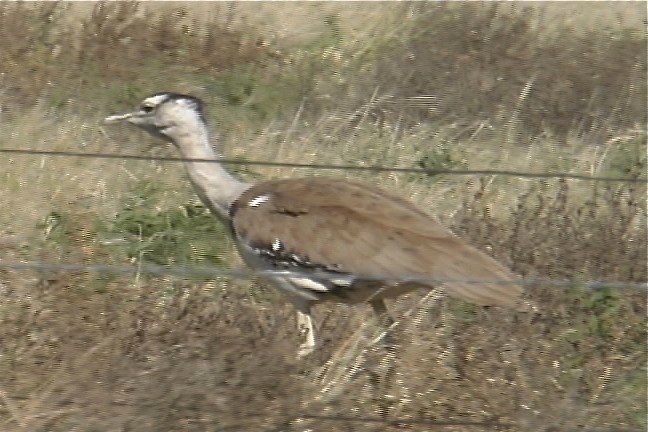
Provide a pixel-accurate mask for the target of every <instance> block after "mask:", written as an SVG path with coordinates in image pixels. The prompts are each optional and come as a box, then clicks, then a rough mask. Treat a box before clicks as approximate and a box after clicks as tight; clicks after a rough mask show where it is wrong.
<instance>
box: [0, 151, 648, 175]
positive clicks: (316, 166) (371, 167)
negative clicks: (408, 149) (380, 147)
mask: <svg viewBox="0 0 648 432" xmlns="http://www.w3.org/2000/svg"><path fill="white" fill-rule="evenodd" d="M0 153H7V154H27V155H40V156H62V157H83V158H96V159H124V160H148V161H162V162H207V163H220V164H226V165H250V166H272V167H283V168H303V169H319V170H335V171H370V172H394V173H410V174H425V175H429V176H432V175H440V174H444V175H445V174H447V175H462V176H463V175H501V176H509V177H520V178H539V179H550V178H561V179H570V180H584V181H603V182H622V183H648V178H644V177H605V176H590V175H585V174H572V173H559V172H556V173H534V172H522V171H509V170H486V169H484V170H448V169H426V168H404V167H385V166H377V165H368V166H359V165H330V164H300V163H292V162H271V161H255V160H238V159H217V160H214V159H191V158H182V157H167V156H152V155H131V154H112V153H85V152H67V151H54V150H35V149H0Z"/></svg>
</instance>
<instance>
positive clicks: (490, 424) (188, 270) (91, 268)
mask: <svg viewBox="0 0 648 432" xmlns="http://www.w3.org/2000/svg"><path fill="white" fill-rule="evenodd" d="M0 153H4V154H17V155H20V154H24V155H37V156H53V157H82V158H101V159H122V160H147V161H160V162H208V163H222V164H229V165H252V166H254V165H256V166H273V167H288V168H300V169H302V168H303V169H320V170H344V171H352V170H355V171H371V172H397V173H412V174H424V175H442V174H443V175H460V176H461V175H501V176H512V177H519V178H537V179H550V178H558V179H570V180H581V181H602V182H623V183H643V184H645V183H648V179H646V178H640V177H636V178H628V177H626V178H622V177H605V176H589V175H583V174H571V173H533V172H519V171H508V170H445V169H423V168H403V167H385V166H350V165H326V164H299V163H285V162H270V161H245V160H230V159H220V160H211V159H187V158H181V157H163V156H149V155H146V156H145V155H129V154H105V153H83V152H65V151H48V150H35V149H0ZM0 269H3V270H15V271H37V272H63V273H96V274H112V275H150V276H176V277H183V278H204V277H212V278H229V279H243V280H249V279H254V278H258V277H265V278H268V277H271V278H272V277H279V278H293V277H295V278H299V277H301V278H303V277H309V278H325V277H334V278H338V279H339V278H340V277H349V278H353V279H354V280H363V281H380V282H384V283H407V282H409V283H413V282H417V283H422V284H430V285H439V284H444V283H453V282H455V283H462V284H475V285H480V284H501V285H505V284H516V285H520V286H524V287H538V286H540V287H552V288H559V289H573V288H577V289H587V290H601V289H624V290H638V291H648V283H646V282H641V283H639V282H628V281H611V280H577V279H573V280H564V279H547V278H520V279H517V280H474V279H457V278H453V279H450V278H437V277H426V276H421V275H404V276H400V277H391V276H381V275H359V274H353V275H345V274H342V275H341V274H340V273H329V272H324V271H309V272H305V271H299V272H297V271H270V270H254V269H249V270H231V269H223V268H218V267H212V266H209V267H208V266H173V265H169V266H161V265H155V264H150V263H143V262H140V263H137V264H135V265H130V266H125V265H124V266H120V265H107V264H88V263H60V262H44V261H24V262H7V261H0ZM261 415H263V414H259V416H261ZM305 420H306V421H311V422H316V423H323V422H326V421H334V422H349V423H352V422H355V423H367V424H382V425H385V426H391V427H410V428H411V427H415V426H423V427H425V428H427V430H442V429H446V428H449V427H455V428H456V427H461V428H464V429H472V428H484V429H488V430H494V429H497V430H507V429H510V428H514V427H516V426H518V425H517V424H516V423H508V422H497V421H482V422H479V421H461V420H456V421H454V420H440V419H429V418H389V417H386V418H383V417H366V416H352V415H335V414H331V415H326V414H310V413H300V414H299V416H298V417H294V418H291V419H286V420H284V421H283V424H284V425H287V426H290V425H294V424H297V423H299V422H300V421H305ZM244 426H245V425H242V424H240V423H239V424H236V425H232V426H231V427H225V428H222V429H221V430H230V429H231V430H240V428H241V427H244ZM272 430H278V429H272ZM604 430H605V429H597V431H601V432H602V431H604ZM615 430H617V431H619V432H621V431H624V429H615ZM627 430H629V429H627ZM592 431H593V430H592Z"/></svg>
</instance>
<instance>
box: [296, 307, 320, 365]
mask: <svg viewBox="0 0 648 432" xmlns="http://www.w3.org/2000/svg"><path fill="white" fill-rule="evenodd" d="M295 307H296V308H297V330H298V332H299V337H300V339H301V340H302V342H301V344H300V345H299V350H298V351H297V358H303V357H305V356H307V355H308V354H310V353H312V352H313V351H314V350H315V329H314V328H313V319H312V318H311V314H310V307H311V305H310V302H307V301H299V302H295Z"/></svg>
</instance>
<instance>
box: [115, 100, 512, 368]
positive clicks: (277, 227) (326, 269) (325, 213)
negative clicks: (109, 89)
mask: <svg viewBox="0 0 648 432" xmlns="http://www.w3.org/2000/svg"><path fill="white" fill-rule="evenodd" d="M202 107H203V103H202V102H201V101H200V100H199V99H197V98H195V97H193V96H188V95H181V94H176V93H157V94H155V95H152V96H149V97H147V98H146V99H144V101H143V102H142V104H141V106H140V108H139V109H137V110H136V111H134V112H130V113H126V114H123V115H116V116H111V117H108V118H106V122H108V123H115V122H119V121H126V122H128V123H131V124H133V125H135V126H138V127H140V128H142V129H144V130H146V131H147V132H149V133H150V134H152V135H154V136H156V137H158V138H162V139H163V140H165V141H167V142H171V143H173V144H174V145H175V146H176V148H177V149H178V150H179V151H180V153H182V156H183V157H185V158H189V159H202V160H205V159H209V160H215V161H216V160H218V158H219V156H218V154H217V153H216V152H214V150H213V149H212V147H211V145H210V142H209V138H208V135H209V134H208V131H207V127H206V125H205V122H204V119H205V115H204V113H203V110H202ZM185 165H186V168H187V172H188V174H189V178H190V180H191V182H192V184H193V186H194V188H195V190H196V193H197V194H198V196H199V197H200V199H201V200H202V201H203V202H204V204H205V205H206V206H207V207H208V208H209V209H210V210H211V211H212V212H213V213H214V215H216V216H217V217H219V218H221V219H222V220H223V221H224V222H225V223H227V224H229V226H230V228H231V230H232V233H233V235H234V237H235V239H236V243H237V246H238V248H239V252H240V254H241V256H242V258H243V259H244V261H245V262H246V263H247V264H248V265H249V266H250V267H252V268H255V269H261V270H268V269H280V270H294V271H297V272H299V273H301V274H300V275H299V276H295V275H294V274H293V275H291V276H287V275H283V276H278V275H276V274H275V275H273V276H266V279H267V280H268V281H270V282H272V283H273V284H274V285H275V286H277V287H278V288H279V289H280V290H282V291H283V292H284V293H285V294H286V296H287V297H288V298H289V299H290V300H291V301H292V303H293V304H294V305H295V307H296V308H297V312H298V313H297V322H298V326H299V329H300V331H301V332H302V333H303V336H304V338H305V341H304V342H303V343H302V344H301V346H300V350H299V354H300V355H305V354H308V353H310V352H311V351H312V350H313V349H314V348H315V336H314V329H313V324H312V319H311V315H310V309H311V306H312V305H313V304H314V303H317V302H320V301H326V300H331V301H337V302H344V303H359V302H369V303H370V304H371V306H372V307H373V309H374V311H375V312H376V314H377V315H378V316H379V317H381V318H383V319H381V321H383V322H386V321H388V317H387V313H386V308H385V304H384V301H383V299H385V298H390V297H396V296H398V295H400V294H402V293H404V292H407V291H411V290H413V289H416V288H420V287H428V288H429V287H431V286H432V285H433V284H434V282H430V281H429V280H428V281H421V280H418V278H421V279H424V278H428V279H429V278H432V279H442V280H443V279H451V280H453V279H458V280H464V281H465V280H468V281H478V280H480V281H483V280H485V281H500V282H501V281H511V282H512V283H508V284H507V283H496V282H493V283H488V282H486V283H478V284H477V283H469V282H461V281H454V282H448V283H444V284H443V285H442V286H443V287H444V288H445V290H446V291H447V292H448V294H449V295H451V296H453V297H456V298H459V299H463V300H466V301H469V302H473V303H476V304H479V305H500V306H509V307H514V308H518V306H522V305H520V303H519V302H520V296H521V294H522V288H521V287H520V286H519V285H517V284H516V283H515V281H516V277H515V275H513V274H512V273H511V272H510V271H509V270H508V269H507V268H506V267H504V266H503V265H501V264H500V263H498V262H497V261H495V260H494V259H492V258H491V257H489V256H488V255H486V254H484V253H483V252H480V251H479V250H477V249H475V248H474V247H472V246H470V245H469V244H467V243H466V242H464V241H463V240H461V239H459V238H458V237H456V236H454V235H453V234H452V233H451V232H450V231H449V230H448V229H446V228H444V227H443V226H442V225H440V224H439V223H438V222H436V221H434V220H433V219H432V218H431V217H430V216H429V215H428V214H426V213H425V212H423V211H422V210H420V209H418V208H417V207H415V206H414V205H413V204H412V203H410V202H409V201H406V200H404V199H402V198H399V197H396V196H393V195H391V194H388V193H386V192H384V191H381V190H380V189H377V188H375V187H372V186H369V185H365V184H362V183H357V182H353V181H349V180H345V179H337V178H299V179H286V180H273V181H266V182H262V183H258V184H254V185H251V184H248V183H244V182H241V181H239V180H237V179H236V178H234V177H233V176H232V175H230V174H229V173H228V172H227V171H226V170H225V169H224V168H223V167H222V166H221V165H220V164H217V163H208V162H193V161H188V162H186V163H185ZM304 272H310V273H308V275H303V273H304ZM413 279H417V280H416V281H414V280H413ZM394 280H400V282H395V281H394ZM522 308H524V307H523V306H522Z"/></svg>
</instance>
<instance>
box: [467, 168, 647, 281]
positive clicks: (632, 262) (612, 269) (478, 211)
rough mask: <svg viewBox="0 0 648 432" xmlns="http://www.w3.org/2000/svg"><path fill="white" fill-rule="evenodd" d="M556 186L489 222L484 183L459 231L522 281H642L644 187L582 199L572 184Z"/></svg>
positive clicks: (599, 189)
mask: <svg viewBox="0 0 648 432" xmlns="http://www.w3.org/2000/svg"><path fill="white" fill-rule="evenodd" d="M557 182H558V185H557V186H558V187H551V186H550V185H549V184H544V185H543V184H542V183H537V185H536V186H535V187H531V188H530V189H529V191H528V192H527V193H525V194H524V195H522V196H520V197H519V198H518V201H517V203H516V204H515V207H514V210H513V211H512V212H511V214H510V216H509V217H508V218H507V219H504V220H502V219H497V218H495V217H493V216H491V209H490V206H489V203H488V198H487V196H488V194H489V191H488V190H487V189H486V183H485V182H482V183H481V185H480V186H479V187H478V188H477V190H476V191H475V192H473V193H472V194H471V193H470V192H469V191H468V190H466V191H465V192H466V195H465V196H467V197H468V198H467V199H466V201H465V202H464V205H463V208H462V210H461V211H460V212H459V213H458V215H457V219H456V222H455V226H454V229H455V231H456V232H458V233H461V234H463V235H464V236H465V237H466V238H470V239H471V240H472V241H473V242H474V243H475V244H478V245H481V246H482V247H488V248H490V249H491V250H493V253H494V254H495V255H497V256H501V257H506V258H507V259H506V261H507V262H509V263H510V264H511V265H512V266H513V268H514V269H515V270H516V271H517V272H519V273H520V274H523V275H529V276H532V277H533V276H538V277H545V278H557V279H579V278H580V279H582V280H605V279H607V280H617V281H626V282H644V281H645V280H646V279H647V277H648V276H647V274H646V267H647V264H646V262H647V261H646V259H647V258H646V248H645V241H646V238H647V236H648V233H647V232H646V199H645V196H646V188H645V185H643V184H641V183H637V184H621V185H613V184H605V185H603V184H594V185H593V186H592V188H591V191H590V195H589V196H587V197H586V198H587V199H581V198H579V197H578V195H576V194H574V193H571V192H570V186H569V183H568V181H567V180H557ZM543 186H544V187H543ZM495 188H496V187H493V189H495ZM543 189H545V190H543ZM546 190H550V191H553V192H546ZM491 193H492V192H491Z"/></svg>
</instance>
